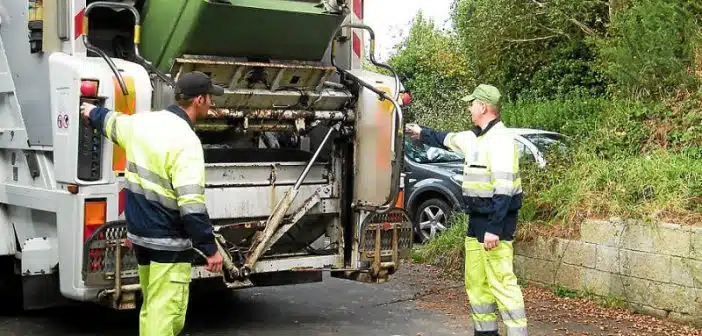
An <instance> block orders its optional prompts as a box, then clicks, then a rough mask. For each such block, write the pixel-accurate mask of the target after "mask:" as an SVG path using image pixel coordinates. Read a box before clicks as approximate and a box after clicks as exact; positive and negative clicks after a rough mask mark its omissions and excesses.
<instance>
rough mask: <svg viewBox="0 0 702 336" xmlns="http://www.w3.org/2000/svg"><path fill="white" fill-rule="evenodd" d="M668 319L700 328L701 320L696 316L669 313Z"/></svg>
mask: <svg viewBox="0 0 702 336" xmlns="http://www.w3.org/2000/svg"><path fill="white" fill-rule="evenodd" d="M668 318H669V319H671V320H673V321H675V322H678V323H684V324H691V325H694V326H697V327H700V326H702V318H701V317H700V316H698V315H690V314H681V313H678V312H670V313H669V314H668Z"/></svg>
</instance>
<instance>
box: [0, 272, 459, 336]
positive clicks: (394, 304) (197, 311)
mask: <svg viewBox="0 0 702 336" xmlns="http://www.w3.org/2000/svg"><path fill="white" fill-rule="evenodd" d="M396 279H397V278H396ZM324 280H325V281H324V282H323V283H313V284H302V285H295V286H281V287H262V288H249V289H244V290H239V291H236V292H233V293H228V292H227V293H224V294H220V295H214V296H206V297H205V296H203V297H198V298H194V299H193V300H191V305H190V308H189V311H188V317H187V322H186V323H187V325H186V330H185V331H184V333H183V334H184V335H193V336H194V335H242V336H243V335H250V336H273V335H275V336H278V335H374V336H385V335H387V336H393V335H409V336H416V335H417V334H421V335H424V336H429V335H431V336H434V335H436V336H443V335H465V334H466V331H465V328H466V326H465V325H464V326H458V325H455V323H454V324H453V325H451V323H450V321H449V320H448V318H447V317H446V316H445V315H443V314H439V313H433V312H427V311H423V310H421V309H419V308H417V306H416V305H415V303H414V301H412V300H411V299H412V298H413V297H414V295H415V294H416V292H415V290H416V289H413V288H412V287H411V286H408V285H406V284H404V283H402V282H400V281H399V280H398V281H392V280H391V281H390V282H388V283H385V284H363V283H358V282H353V281H348V280H339V279H335V278H330V277H328V276H326V275H325V279H324ZM137 324H138V316H137V312H136V311H131V312H117V311H112V310H109V309H104V308H101V307H97V306H93V305H80V306H76V307H67V308H61V309H52V310H43V311H36V312H30V313H24V314H22V315H20V316H0V335H3V336H10V335H23V336H39V335H120V336H122V335H138V327H137Z"/></svg>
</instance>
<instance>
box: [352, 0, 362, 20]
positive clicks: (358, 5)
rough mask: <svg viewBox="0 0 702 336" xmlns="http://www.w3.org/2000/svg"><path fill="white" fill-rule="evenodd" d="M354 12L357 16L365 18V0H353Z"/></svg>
mask: <svg viewBox="0 0 702 336" xmlns="http://www.w3.org/2000/svg"><path fill="white" fill-rule="evenodd" d="M353 13H354V14H355V15H356V17H357V18H359V19H361V20H362V19H363V0H353Z"/></svg>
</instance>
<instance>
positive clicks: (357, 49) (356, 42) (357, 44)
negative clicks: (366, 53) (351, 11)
mask: <svg viewBox="0 0 702 336" xmlns="http://www.w3.org/2000/svg"><path fill="white" fill-rule="evenodd" d="M352 43H353V44H352V46H353V53H354V54H356V57H361V39H360V38H359V37H358V35H357V34H356V33H353V42H352Z"/></svg>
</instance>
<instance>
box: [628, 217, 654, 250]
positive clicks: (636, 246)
mask: <svg viewBox="0 0 702 336" xmlns="http://www.w3.org/2000/svg"><path fill="white" fill-rule="evenodd" d="M653 230H655V229H654V228H653V227H651V226H650V225H645V224H642V223H639V222H635V221H628V222H627V223H626V229H625V230H624V233H623V235H622V241H621V247H622V248H625V249H628V250H633V251H640V252H653V251H654V249H653V232H654V231H653Z"/></svg>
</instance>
